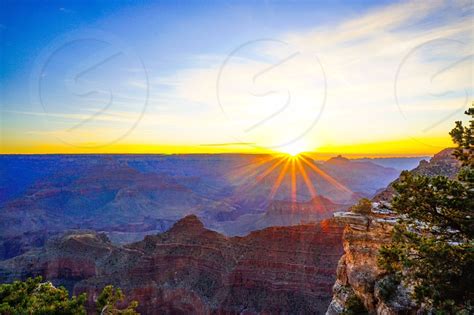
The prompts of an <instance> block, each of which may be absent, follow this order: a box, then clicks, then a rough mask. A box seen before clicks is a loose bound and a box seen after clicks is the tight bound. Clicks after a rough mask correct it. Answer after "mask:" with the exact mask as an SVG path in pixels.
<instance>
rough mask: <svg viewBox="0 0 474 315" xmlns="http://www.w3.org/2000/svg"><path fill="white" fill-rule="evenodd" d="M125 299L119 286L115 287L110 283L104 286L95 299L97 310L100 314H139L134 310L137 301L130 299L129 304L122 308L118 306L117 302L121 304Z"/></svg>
mask: <svg viewBox="0 0 474 315" xmlns="http://www.w3.org/2000/svg"><path fill="white" fill-rule="evenodd" d="M124 300H125V295H124V294H123V292H122V290H120V288H117V289H115V288H114V287H113V286H112V285H108V286H106V287H105V288H104V289H103V290H102V293H101V294H100V295H99V298H98V299H97V311H98V312H99V313H100V314H107V315H116V314H124V315H135V314H139V313H137V311H136V310H135V309H136V308H137V306H138V302H137V301H132V302H131V303H130V305H128V306H125V307H123V308H119V304H122V303H123V302H124Z"/></svg>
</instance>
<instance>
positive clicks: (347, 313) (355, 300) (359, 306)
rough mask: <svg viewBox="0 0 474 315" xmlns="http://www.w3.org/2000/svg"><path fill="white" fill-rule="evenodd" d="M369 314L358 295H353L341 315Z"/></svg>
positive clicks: (348, 299)
mask: <svg viewBox="0 0 474 315" xmlns="http://www.w3.org/2000/svg"><path fill="white" fill-rule="evenodd" d="M365 314H369V313H368V312H367V309H366V308H365V306H364V303H362V301H361V300H360V299H359V297H358V296H357V295H355V294H354V293H352V294H351V295H350V296H349V297H348V298H347V301H346V304H345V309H344V311H343V312H342V314H341V315H365Z"/></svg>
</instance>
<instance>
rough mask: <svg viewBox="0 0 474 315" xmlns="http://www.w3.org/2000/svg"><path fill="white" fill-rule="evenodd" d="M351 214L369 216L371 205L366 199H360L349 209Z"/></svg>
mask: <svg viewBox="0 0 474 315" xmlns="http://www.w3.org/2000/svg"><path fill="white" fill-rule="evenodd" d="M349 210H350V211H351V212H354V213H358V214H363V215H369V214H370V213H371V211H372V203H371V202H370V200H369V199H367V198H362V199H360V200H359V202H357V204H355V205H353V206H352V207H350V209H349Z"/></svg>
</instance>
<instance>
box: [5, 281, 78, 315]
mask: <svg viewBox="0 0 474 315" xmlns="http://www.w3.org/2000/svg"><path fill="white" fill-rule="evenodd" d="M41 280H42V278H41V277H36V278H30V279H28V280H26V281H14V282H13V283H10V284H1V285H0V314H5V315H10V314H11V315H13V314H86V311H85V309H84V303H85V301H86V295H85V294H81V295H79V296H77V297H76V296H73V297H72V298H70V297H69V294H68V292H67V290H66V289H65V288H63V287H59V288H56V287H55V286H53V285H52V284H51V283H50V282H41Z"/></svg>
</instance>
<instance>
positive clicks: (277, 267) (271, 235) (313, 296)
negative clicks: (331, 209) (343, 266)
mask: <svg viewBox="0 0 474 315" xmlns="http://www.w3.org/2000/svg"><path fill="white" fill-rule="evenodd" d="M342 232H343V227H342V225H341V224H339V223H337V222H335V221H334V220H324V221H322V222H320V223H314V224H305V225H298V226H292V227H272V228H267V229H264V230H260V231H255V232H252V233H250V234H249V235H247V236H244V237H226V236H224V235H222V234H219V233H217V232H214V231H211V230H208V229H206V228H204V226H203V225H202V223H201V221H200V220H199V219H198V218H197V217H196V216H194V215H190V216H187V217H185V218H183V219H182V220H180V221H178V222H177V223H176V224H175V225H174V226H173V227H172V228H171V229H170V230H168V231H167V232H164V233H161V234H157V235H150V236H147V237H145V239H143V240H142V241H140V242H136V243H132V244H129V245H125V246H116V245H113V244H112V243H110V241H109V240H108V239H107V237H106V236H105V235H102V234H97V233H94V232H77V231H76V232H71V233H69V234H66V235H64V236H62V237H60V238H57V239H55V240H53V241H50V242H48V243H47V245H46V246H45V248H44V249H42V250H34V251H30V252H28V253H26V254H23V255H21V256H18V257H15V258H13V259H10V260H6V261H3V262H1V263H0V281H11V280H13V279H16V278H25V277H28V276H33V275H43V276H44V277H45V278H46V279H49V280H52V281H53V283H55V284H62V285H66V287H68V288H69V289H70V290H73V292H74V293H80V292H87V293H88V298H89V302H88V307H89V311H90V312H91V313H93V312H94V308H93V305H94V300H95V299H96V298H97V296H98V294H99V292H100V291H101V289H102V288H103V287H104V286H105V285H108V284H112V285H115V286H118V287H120V288H122V289H123V290H124V292H125V294H126V295H127V298H128V299H129V300H137V301H138V302H139V309H138V310H139V311H140V312H142V313H143V314H257V313H262V314H275V313H278V314H281V313H284V314H289V313H292V314H324V312H325V311H326V309H327V307H328V305H329V302H330V299H331V296H332V292H331V289H332V285H333V283H334V281H335V279H336V275H335V273H336V266H337V262H338V260H339V257H340V256H341V254H342V253H343V248H342V242H341V238H342Z"/></svg>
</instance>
